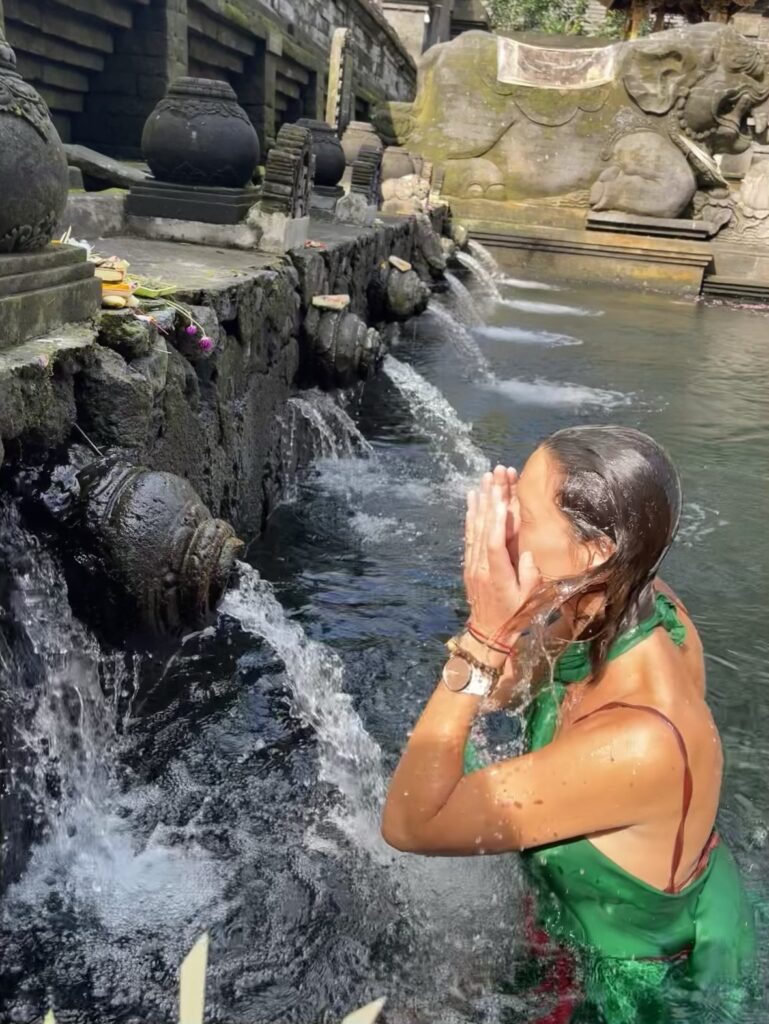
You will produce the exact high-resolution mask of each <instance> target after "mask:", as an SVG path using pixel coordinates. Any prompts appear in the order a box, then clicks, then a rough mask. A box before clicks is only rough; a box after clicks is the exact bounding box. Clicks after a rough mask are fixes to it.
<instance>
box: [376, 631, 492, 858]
mask: <svg viewBox="0 0 769 1024" xmlns="http://www.w3.org/2000/svg"><path fill="white" fill-rule="evenodd" d="M462 646H463V647H464V648H465V649H466V650H467V651H468V652H469V653H470V654H471V655H472V656H473V657H475V658H477V659H478V660H480V661H483V663H484V664H488V665H489V666H490V667H492V668H501V667H502V661H503V658H504V655H501V656H500V655H496V654H494V652H492V651H490V650H489V649H488V648H487V647H486V646H484V645H483V644H481V643H479V642H478V641H476V640H474V639H473V638H472V637H470V636H468V635H467V634H465V636H464V637H463V639H462ZM482 702H483V698H482V697H476V696H473V695H472V694H468V693H462V692H459V693H454V692H452V691H451V690H449V689H448V687H446V686H445V685H444V684H443V682H442V681H441V682H439V683H438V685H437V687H436V688H435V690H434V692H433V695H432V697H431V698H430V700H429V701H428V703H427V706H426V707H425V709H424V711H423V712H422V714H421V715H420V717H419V721H418V722H417V724H416V726H415V727H414V730H413V732H412V733H411V736H410V738H409V741H408V743H407V745H406V749H405V750H404V752H403V754H402V755H401V759H400V763H399V764H398V767H397V769H396V770H395V774H394V776H393V778H392V781H391V782H390V789H389V791H388V794H387V802H386V804H385V810H384V815H383V818H382V833H383V835H384V837H385V839H386V840H387V842H388V843H390V845H391V846H396V847H398V848H399V849H403V848H409V847H410V846H411V845H412V841H413V839H414V837H415V836H416V835H417V834H418V832H419V827H420V825H424V824H425V823H426V822H428V821H430V820H431V819H432V818H434V817H435V815H436V814H438V813H439V811H440V810H441V809H442V808H443V806H444V805H445V804H446V802H447V801H448V799H449V797H450V796H451V794H452V793H453V792H454V790H455V789H456V787H457V785H458V784H459V782H460V781H461V779H462V777H463V774H464V754H465V745H466V743H467V738H468V736H469V734H470V729H471V727H472V724H473V720H474V719H475V716H476V715H477V714H478V712H479V710H480V707H481V704H482Z"/></svg>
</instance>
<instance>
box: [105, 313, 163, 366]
mask: <svg viewBox="0 0 769 1024" xmlns="http://www.w3.org/2000/svg"><path fill="white" fill-rule="evenodd" d="M156 337H157V328H156V327H155V326H154V325H153V324H152V323H151V322H150V321H148V320H146V319H140V318H139V317H137V316H136V315H135V313H134V312H133V310H130V309H117V310H109V311H105V312H103V313H102V315H101V318H100V320H99V326H98V334H97V340H98V341H99V344H100V345H105V346H106V347H107V348H111V349H114V350H115V351H116V352H119V353H120V355H122V356H123V357H124V358H125V359H135V358H137V357H139V356H146V355H149V353H150V352H151V351H152V348H153V345H154V343H155V339H156Z"/></svg>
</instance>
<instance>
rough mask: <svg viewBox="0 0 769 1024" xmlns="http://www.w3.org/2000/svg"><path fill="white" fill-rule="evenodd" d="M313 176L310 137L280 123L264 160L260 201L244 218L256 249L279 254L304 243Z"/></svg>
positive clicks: (298, 127) (303, 132)
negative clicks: (254, 237)
mask: <svg viewBox="0 0 769 1024" xmlns="http://www.w3.org/2000/svg"><path fill="white" fill-rule="evenodd" d="M314 176H315V155H314V153H313V144H312V135H311V134H310V132H309V130H308V129H307V128H303V127H302V126H301V125H298V124H284V125H283V127H282V128H281V129H280V131H279V132H278V137H277V139H276V140H275V145H274V146H273V147H272V149H271V150H270V153H269V156H268V157H267V165H266V167H265V171H264V181H263V182H262V193H261V199H260V200H259V202H258V203H257V204H256V206H254V207H253V209H252V210H251V213H250V214H249V216H248V224H249V226H250V227H252V228H254V230H255V231H256V232H257V233H258V235H259V243H258V244H259V248H261V249H264V250H265V251H266V252H275V253H283V252H287V251H288V250H289V249H293V248H295V247H296V246H298V245H303V244H304V242H305V241H306V240H307V230H308V225H309V213H310V192H311V189H312V182H313V178H314Z"/></svg>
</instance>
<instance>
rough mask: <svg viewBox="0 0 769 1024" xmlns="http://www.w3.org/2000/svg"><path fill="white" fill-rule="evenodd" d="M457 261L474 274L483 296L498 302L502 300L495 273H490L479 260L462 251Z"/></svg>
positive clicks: (458, 254)
mask: <svg viewBox="0 0 769 1024" xmlns="http://www.w3.org/2000/svg"><path fill="white" fill-rule="evenodd" d="M457 259H458V260H459V262H460V263H461V264H462V266H463V267H464V268H465V269H466V270H468V271H469V272H470V273H471V274H472V276H473V280H474V281H475V282H476V284H477V286H478V291H479V292H480V293H481V295H483V296H484V297H485V298H487V299H493V300H494V301H496V302H498V301H499V300H500V299H501V298H502V293H501V292H500V290H499V285H498V284H497V282H496V280H495V273H490V272H489V271H488V270H487V269H486V267H484V265H483V264H482V263H481V261H480V260H479V259H477V258H476V257H475V256H472V255H471V254H470V253H469V252H461V251H460V252H458V253H457Z"/></svg>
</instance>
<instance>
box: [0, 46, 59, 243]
mask: <svg viewBox="0 0 769 1024" xmlns="http://www.w3.org/2000/svg"><path fill="white" fill-rule="evenodd" d="M68 175H69V172H68V170H67V158H66V156H65V154H64V147H63V145H62V143H61V139H60V138H59V135H58V132H57V131H56V129H55V128H54V126H53V122H52V121H51V116H50V114H49V112H48V107H47V106H46V105H45V103H44V102H43V100H42V99H41V98H40V96H38V94H37V93H36V92H35V90H34V89H33V88H32V86H31V85H28V84H27V83H26V82H25V81H23V79H22V78H21V76H20V75H19V74H18V72H17V71H16V56H15V54H14V52H13V50H12V49H11V48H10V46H9V45H8V43H7V42H6V41H5V38H4V36H3V34H2V31H0V253H10V252H28V251H31V250H35V249H42V248H43V247H44V246H46V245H47V244H48V243H49V242H50V240H51V238H52V237H53V233H54V231H55V229H56V226H57V224H58V223H59V220H60V219H61V216H62V214H63V212H64V206H65V204H66V202H67V190H68V188H69V176H68Z"/></svg>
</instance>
